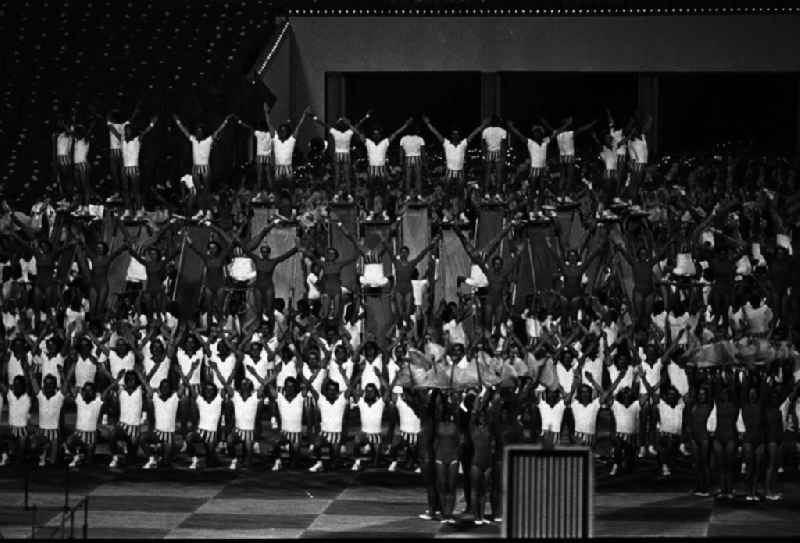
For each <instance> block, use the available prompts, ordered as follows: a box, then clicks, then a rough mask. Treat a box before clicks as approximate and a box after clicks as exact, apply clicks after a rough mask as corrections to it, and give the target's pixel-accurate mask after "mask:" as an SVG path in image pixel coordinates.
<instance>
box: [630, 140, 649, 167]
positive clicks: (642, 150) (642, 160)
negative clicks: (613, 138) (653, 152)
mask: <svg viewBox="0 0 800 543" xmlns="http://www.w3.org/2000/svg"><path fill="white" fill-rule="evenodd" d="M628 149H629V150H630V155H631V158H632V159H634V160H635V161H636V163H637V164H647V154H648V153H647V139H646V138H645V136H644V135H642V137H641V138H639V139H635V140H631V141H630V142H629V143H628Z"/></svg>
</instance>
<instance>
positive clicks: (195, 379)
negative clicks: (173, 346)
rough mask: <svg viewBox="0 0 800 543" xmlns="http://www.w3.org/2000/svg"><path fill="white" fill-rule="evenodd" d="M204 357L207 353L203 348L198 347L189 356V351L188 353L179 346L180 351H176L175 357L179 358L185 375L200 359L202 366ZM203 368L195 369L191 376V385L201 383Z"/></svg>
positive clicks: (179, 364) (179, 363)
mask: <svg viewBox="0 0 800 543" xmlns="http://www.w3.org/2000/svg"><path fill="white" fill-rule="evenodd" d="M204 357H205V355H204V353H203V350H202V349H197V351H195V353H194V354H193V355H191V356H189V353H187V352H186V351H184V350H183V349H182V348H180V347H179V348H178V352H177V353H175V358H177V359H178V366H179V367H180V370H181V373H182V374H183V375H187V374H188V373H189V371H190V370H191V369H192V364H194V363H195V362H197V361H200V364H201V366H202V363H203V359H204ZM201 369H202V368H201V367H198V368H197V369H196V370H195V371H194V373H193V374H192V376H191V377H190V378H189V384H190V385H199V384H200V371H201Z"/></svg>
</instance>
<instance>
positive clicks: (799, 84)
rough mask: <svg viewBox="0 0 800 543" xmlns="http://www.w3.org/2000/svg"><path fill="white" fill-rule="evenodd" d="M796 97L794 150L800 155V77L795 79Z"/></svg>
mask: <svg viewBox="0 0 800 543" xmlns="http://www.w3.org/2000/svg"><path fill="white" fill-rule="evenodd" d="M794 83H795V96H796V97H797V110H796V111H795V114H794V122H795V125H794V129H795V136H794V137H795V140H794V148H795V151H796V152H797V153H798V154H800V75H799V76H797V77H795V80H794Z"/></svg>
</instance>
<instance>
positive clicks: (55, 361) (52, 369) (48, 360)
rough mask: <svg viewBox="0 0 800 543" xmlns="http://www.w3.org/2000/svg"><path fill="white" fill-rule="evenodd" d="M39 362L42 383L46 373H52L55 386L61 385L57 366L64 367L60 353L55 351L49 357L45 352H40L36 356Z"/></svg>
mask: <svg viewBox="0 0 800 543" xmlns="http://www.w3.org/2000/svg"><path fill="white" fill-rule="evenodd" d="M38 361H39V364H41V371H42V384H44V379H45V377H47V376H48V375H52V376H53V377H55V378H56V386H57V387H60V386H61V375H60V374H59V372H58V368H63V367H64V357H63V356H61V353H56V354H55V356H52V357H49V356H47V353H42V354H41V355H40V356H39V357H38Z"/></svg>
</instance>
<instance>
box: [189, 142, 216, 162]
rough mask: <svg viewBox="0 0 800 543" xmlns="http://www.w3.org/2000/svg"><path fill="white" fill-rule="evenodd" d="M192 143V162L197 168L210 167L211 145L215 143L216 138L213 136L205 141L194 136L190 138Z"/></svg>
mask: <svg viewBox="0 0 800 543" xmlns="http://www.w3.org/2000/svg"><path fill="white" fill-rule="evenodd" d="M189 141H190V142H192V161H193V162H194V165H195V166H208V158H209V157H210V156H211V145H212V144H213V143H214V138H212V137H211V136H209V137H207V138H206V139H204V140H198V139H197V138H196V137H194V136H190V137H189Z"/></svg>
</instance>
